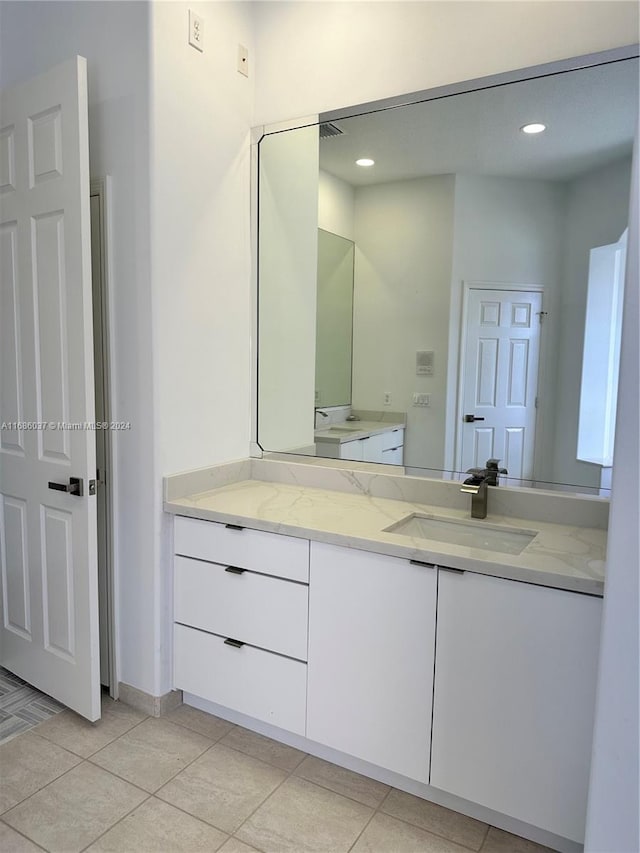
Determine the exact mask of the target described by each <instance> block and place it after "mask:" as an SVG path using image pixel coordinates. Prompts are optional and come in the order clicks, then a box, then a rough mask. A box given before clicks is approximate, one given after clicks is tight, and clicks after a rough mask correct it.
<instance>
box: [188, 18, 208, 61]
mask: <svg viewBox="0 0 640 853" xmlns="http://www.w3.org/2000/svg"><path fill="white" fill-rule="evenodd" d="M189 44H190V45H191V47H195V49H196V50H199V51H200V53H204V18H201V17H200V15H196V13H195V12H194V11H193V9H189Z"/></svg>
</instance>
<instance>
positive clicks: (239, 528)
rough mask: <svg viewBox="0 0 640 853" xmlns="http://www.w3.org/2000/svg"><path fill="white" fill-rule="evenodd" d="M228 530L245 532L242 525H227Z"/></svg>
mask: <svg viewBox="0 0 640 853" xmlns="http://www.w3.org/2000/svg"><path fill="white" fill-rule="evenodd" d="M225 527H226V528H227V530H244V527H243V526H242V525H241V524H225Z"/></svg>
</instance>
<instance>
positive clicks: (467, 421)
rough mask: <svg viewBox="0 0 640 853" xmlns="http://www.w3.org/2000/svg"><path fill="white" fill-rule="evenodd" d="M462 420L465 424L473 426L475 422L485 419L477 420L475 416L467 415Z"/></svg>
mask: <svg viewBox="0 0 640 853" xmlns="http://www.w3.org/2000/svg"><path fill="white" fill-rule="evenodd" d="M462 420H463V421H464V422H465V424H472V423H473V422H474V421H483V420H484V418H477V417H476V416H475V415H465V416H464V417H463V419H462Z"/></svg>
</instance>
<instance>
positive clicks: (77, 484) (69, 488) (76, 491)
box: [49, 477, 83, 498]
mask: <svg viewBox="0 0 640 853" xmlns="http://www.w3.org/2000/svg"><path fill="white" fill-rule="evenodd" d="M49 488H50V489H53V490H54V491H56V492H66V493H67V494H68V495H75V496H76V497H77V498H81V497H82V494H83V489H82V480H81V479H80V477H69V482H68V483H52V482H51V481H49Z"/></svg>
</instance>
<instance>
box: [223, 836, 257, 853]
mask: <svg viewBox="0 0 640 853" xmlns="http://www.w3.org/2000/svg"><path fill="white" fill-rule="evenodd" d="M220 853H259V851H257V850H256V848H255V847H249V845H248V844H245V843H244V841H240V839H239V838H230V839H229V840H228V841H227V843H226V844H223V845H222V847H221V848H220Z"/></svg>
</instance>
